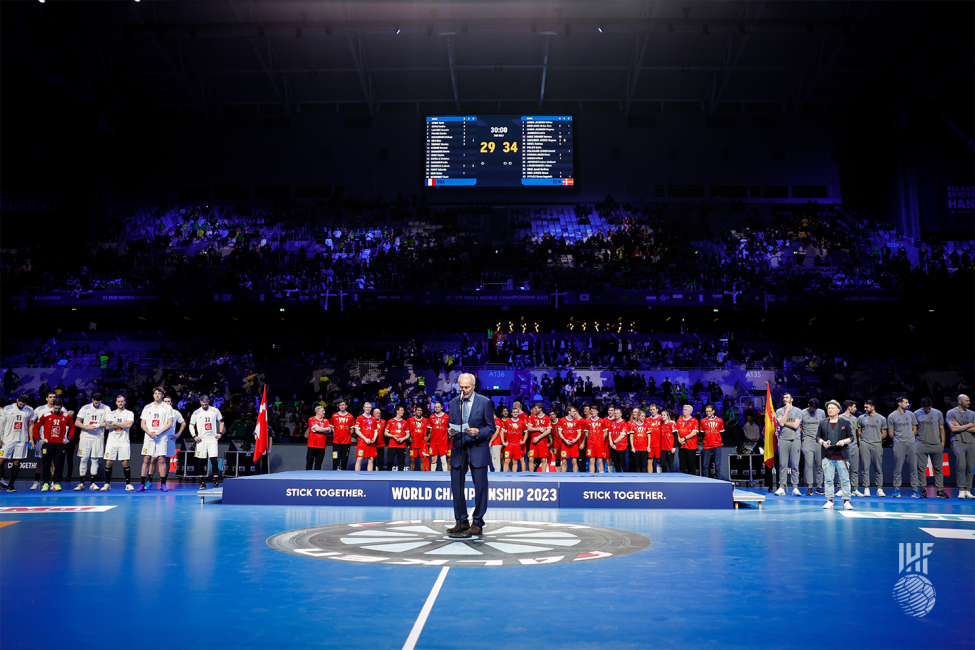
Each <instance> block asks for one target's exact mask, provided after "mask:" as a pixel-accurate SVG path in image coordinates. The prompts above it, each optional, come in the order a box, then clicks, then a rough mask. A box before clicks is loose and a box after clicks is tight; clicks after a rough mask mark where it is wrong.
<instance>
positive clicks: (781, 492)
mask: <svg viewBox="0 0 975 650" xmlns="http://www.w3.org/2000/svg"><path fill="white" fill-rule="evenodd" d="M775 496H777V497H784V496H785V488H779V489H778V490H776V491H775Z"/></svg>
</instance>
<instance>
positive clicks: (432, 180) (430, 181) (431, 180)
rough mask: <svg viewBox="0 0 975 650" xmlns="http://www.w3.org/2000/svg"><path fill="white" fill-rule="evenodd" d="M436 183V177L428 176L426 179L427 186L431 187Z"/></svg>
mask: <svg viewBox="0 0 975 650" xmlns="http://www.w3.org/2000/svg"><path fill="white" fill-rule="evenodd" d="M436 184H437V179H436V178H428V179H427V187H433V186H434V185H436Z"/></svg>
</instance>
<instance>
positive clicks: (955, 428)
mask: <svg viewBox="0 0 975 650" xmlns="http://www.w3.org/2000/svg"><path fill="white" fill-rule="evenodd" d="M971 404H972V400H971V399H969V397H968V395H959V396H958V406H956V407H955V408H953V409H951V410H950V411H948V415H947V417H946V418H945V419H946V420H947V422H948V429H950V430H951V450H952V451H953V452H954V453H955V485H957V486H958V498H959V499H975V496H972V473H973V471H975V412H973V411H972V410H971Z"/></svg>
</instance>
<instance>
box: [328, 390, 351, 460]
mask: <svg viewBox="0 0 975 650" xmlns="http://www.w3.org/2000/svg"><path fill="white" fill-rule="evenodd" d="M338 406H339V410H338V412H337V413H335V414H333V415H332V420H331V424H332V469H333V470H345V469H348V468H349V445H351V444H352V425H353V424H355V417H354V416H353V415H352V414H351V413H349V412H348V411H347V410H346V409H347V408H348V405H347V404H346V403H345V400H344V399H343V400H339V405H338Z"/></svg>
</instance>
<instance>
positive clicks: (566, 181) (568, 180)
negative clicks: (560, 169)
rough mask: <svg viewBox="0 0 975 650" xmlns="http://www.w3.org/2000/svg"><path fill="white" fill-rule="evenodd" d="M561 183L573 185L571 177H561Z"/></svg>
mask: <svg viewBox="0 0 975 650" xmlns="http://www.w3.org/2000/svg"><path fill="white" fill-rule="evenodd" d="M562 185H563V186H565V185H574V183H573V182H572V179H571V178H563V179H562Z"/></svg>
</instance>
